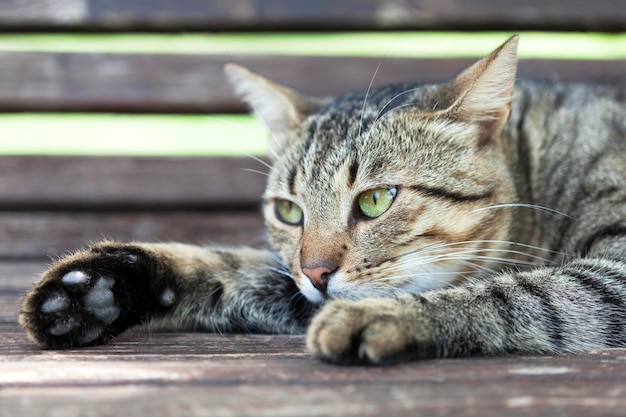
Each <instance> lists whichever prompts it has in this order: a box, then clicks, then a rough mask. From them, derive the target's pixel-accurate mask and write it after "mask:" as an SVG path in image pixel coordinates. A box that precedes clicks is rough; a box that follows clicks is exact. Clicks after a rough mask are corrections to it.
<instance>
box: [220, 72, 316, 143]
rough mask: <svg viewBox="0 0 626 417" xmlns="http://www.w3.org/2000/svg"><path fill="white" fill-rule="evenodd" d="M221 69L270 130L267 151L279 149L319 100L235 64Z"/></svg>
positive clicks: (313, 110) (314, 109) (312, 110)
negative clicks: (269, 143) (268, 148)
mask: <svg viewBox="0 0 626 417" xmlns="http://www.w3.org/2000/svg"><path fill="white" fill-rule="evenodd" d="M224 71H225V72H226V75H227V76H228V79H229V80H230V82H231V84H232V85H233V87H234V89H235V92H236V93H237V94H238V95H239V96H240V97H241V98H243V100H245V102H246V103H248V105H249V106H250V107H251V108H252V112H253V113H254V115H255V116H256V117H257V118H259V119H260V120H261V121H262V122H263V123H264V124H265V125H266V127H267V128H268V130H269V132H270V138H271V139H270V141H271V150H272V151H273V152H271V154H275V153H279V152H280V149H281V148H282V147H283V145H284V143H285V141H286V140H287V138H288V137H289V136H290V134H291V133H292V132H293V131H294V130H295V129H296V128H297V127H298V126H300V125H301V124H302V122H304V120H305V119H306V118H307V116H308V115H310V114H311V113H313V112H315V111H316V110H317V109H318V108H319V107H320V106H321V105H322V104H323V100H322V99H318V98H314V97H308V96H305V95H303V94H300V93H298V92H296V91H295V90H292V89H291V88H289V87H285V86H283V85H280V84H277V83H275V82H273V81H270V80H268V79H267V78H265V77H262V76H261V75H259V74H256V73H254V72H252V71H250V70H249V69H247V68H244V67H242V66H240V65H236V64H226V66H225V67H224Z"/></svg>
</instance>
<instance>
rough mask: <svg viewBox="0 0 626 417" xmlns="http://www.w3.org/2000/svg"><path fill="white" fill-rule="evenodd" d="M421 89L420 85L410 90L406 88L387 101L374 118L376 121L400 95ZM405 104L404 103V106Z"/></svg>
mask: <svg viewBox="0 0 626 417" xmlns="http://www.w3.org/2000/svg"><path fill="white" fill-rule="evenodd" d="M419 89H420V87H416V88H411V89H408V90H404V91H403V92H401V93H398V94H396V95H395V96H393V97H392V98H391V99H390V100H389V101H387V102H386V103H385V105H384V106H383V107H381V109H380V110H379V111H378V114H377V115H376V118H375V119H374V122H376V121H377V120H378V119H379V118H380V116H381V115H382V114H383V111H385V109H386V108H387V106H389V105H390V104H391V103H392V102H393V101H394V100H395V99H397V98H398V97H402V96H403V95H405V94H409V93H413V92H415V91H418V90H419ZM404 106H405V105H403V107H404Z"/></svg>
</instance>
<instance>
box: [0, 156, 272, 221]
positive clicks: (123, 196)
mask: <svg viewBox="0 0 626 417" xmlns="http://www.w3.org/2000/svg"><path fill="white" fill-rule="evenodd" d="M247 168H253V169H257V170H263V169H265V168H264V167H263V166H262V165H260V163H259V162H256V161H254V160H252V159H250V158H218V157H215V158H187V157H179V158H157V157H152V158H141V157H127V158H124V157H38V156H19V157H18V156H0V210H2V209H4V210H7V209H13V208H36V209H62V208H71V209H104V208H123V209H128V208H136V209H147V210H159V209H164V208H176V209H185V208H187V209H216V208H217V209H220V208H221V209H223V208H224V207H225V206H237V207H238V208H240V209H249V208H256V207H257V206H258V203H259V201H260V197H261V194H262V192H263V189H264V188H265V179H266V178H265V176H263V175H260V174H257V173H251V172H247V171H245V169H247Z"/></svg>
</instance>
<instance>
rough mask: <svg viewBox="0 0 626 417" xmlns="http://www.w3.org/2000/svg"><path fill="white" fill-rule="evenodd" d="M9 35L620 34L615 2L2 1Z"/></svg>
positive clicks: (625, 17) (623, 17)
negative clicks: (282, 32)
mask: <svg viewBox="0 0 626 417" xmlns="http://www.w3.org/2000/svg"><path fill="white" fill-rule="evenodd" d="M0 24H1V25H2V26H4V27H5V28H9V29H11V30H29V31H33V30H64V31H70V30H76V31H85V30H87V31H93V30H96V31H129V30H138V31H164V30H169V31H179V30H185V31H193V30H202V31H207V30H209V31H210V30H221V31H228V30H236V31H241V30H256V31H260V30H290V31H302V30H368V29H369V30H371V29H376V30H389V29H395V30H397V29H413V30H424V29H428V30H477V29H479V30H508V31H520V30H599V31H620V30H624V29H625V28H626V10H625V8H624V7H623V4H622V3H621V1H620V0H596V1H594V2H593V7H592V6H591V4H590V3H589V2H587V1H584V0H553V1H550V2H545V1H541V0H526V1H524V2H518V1H512V0H501V1H498V2H497V3H494V2H493V1H489V0H471V1H463V2H460V1H453V0H440V1H428V0H409V1H407V0H342V1H341V2H337V1H334V0H318V1H314V2H298V1H289V0H258V1H257V0H216V1H211V2H207V1H203V0H176V1H174V0H160V1H132V2H129V1H125V0H47V1H45V2H42V1H39V0H1V1H0Z"/></svg>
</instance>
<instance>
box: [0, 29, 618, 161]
mask: <svg viewBox="0 0 626 417" xmlns="http://www.w3.org/2000/svg"><path fill="white" fill-rule="evenodd" d="M509 35H510V34H508V33H455V32H444V33H432V32H392V33H330V34H327V33H325V34H306V33H304V34H303V33H294V34H262V35H261V34H254V33H250V34H180V35H177V34H171V35H153V34H121V35H117V34H87V35H82V34H81V35H72V34H56V35H28V34H19V35H15V34H0V52H1V51H22V52H73V53H133V54H147V53H150V54H219V55H232V56H233V59H235V60H236V55H242V54H253V55H254V54H276V55H299V54H306V55H317V56H337V55H347V56H376V57H381V59H384V58H392V57H420V58H424V57H431V58H447V57H479V56H483V55H485V54H487V53H489V52H490V51H491V50H492V49H493V48H494V47H496V46H497V45H498V44H500V43H501V42H503V41H504V40H505V39H506V38H507V37H508V36H509ZM519 54H520V57H521V58H522V59H524V58H552V59H615V60H618V59H626V34H599V33H590V34H581V33H538V32H530V33H523V34H522V38H521V42H520V50H519ZM266 146H267V134H266V132H265V131H264V129H263V127H262V126H261V125H260V124H259V123H258V122H256V121H255V120H253V119H252V118H251V117H249V116H171V115H154V116H146V115H114V114H104V115H103V114H4V115H2V114H0V154H5V155H24V154H46V155H242V154H244V153H246V154H254V155H260V154H263V153H264V152H265V148H266Z"/></svg>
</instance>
